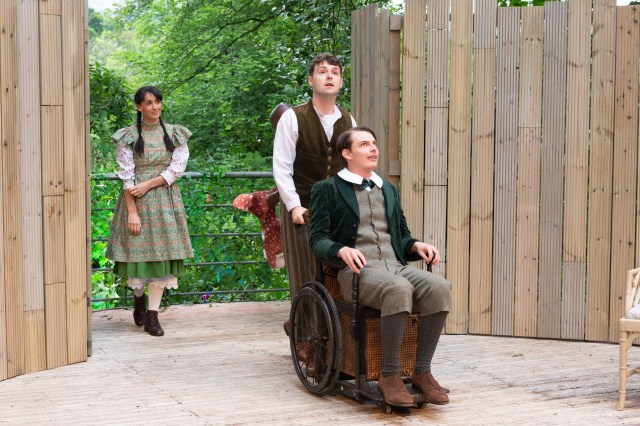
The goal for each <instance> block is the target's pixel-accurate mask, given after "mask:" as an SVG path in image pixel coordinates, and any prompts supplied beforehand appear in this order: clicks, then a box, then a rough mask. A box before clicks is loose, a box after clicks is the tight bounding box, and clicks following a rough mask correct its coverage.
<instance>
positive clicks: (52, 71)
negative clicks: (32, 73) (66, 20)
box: [36, 15, 62, 105]
mask: <svg viewBox="0 0 640 426" xmlns="http://www.w3.org/2000/svg"><path fill="white" fill-rule="evenodd" d="M40 27H41V33H42V37H41V38H40V61H41V64H42V65H41V68H42V73H41V76H40V87H41V90H42V100H41V104H42V105H62V50H61V46H60V40H61V31H62V28H61V22H60V16H59V15H40ZM36 62H37V60H36Z"/></svg>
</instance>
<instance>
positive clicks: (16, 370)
mask: <svg viewBox="0 0 640 426" xmlns="http://www.w3.org/2000/svg"><path fill="white" fill-rule="evenodd" d="M0 28H2V31H0V79H1V81H0V91H1V94H0V102H1V103H2V112H3V114H2V117H1V120H2V151H3V152H2V183H3V189H4V192H3V200H2V204H3V213H4V217H3V220H4V224H3V225H4V234H3V237H4V241H3V242H4V259H3V260H4V281H5V297H6V299H5V300H6V301H5V306H6V333H7V335H6V359H7V377H14V376H17V375H19V374H22V373H23V372H24V346H23V341H22V333H23V332H24V307H23V305H24V303H23V300H24V294H23V288H22V282H23V278H22V265H23V259H22V232H21V229H20V228H21V217H22V212H21V203H22V197H21V188H20V140H19V137H20V120H19V116H18V112H19V103H18V55H19V52H18V41H17V38H18V33H17V31H18V10H17V4H16V1H15V0H13V1H3V2H2V3H0Z"/></svg>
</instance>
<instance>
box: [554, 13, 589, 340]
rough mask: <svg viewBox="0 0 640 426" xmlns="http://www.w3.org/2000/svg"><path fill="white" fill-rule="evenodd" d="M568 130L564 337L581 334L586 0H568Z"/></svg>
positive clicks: (581, 336) (586, 159) (584, 258)
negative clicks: (569, 0) (570, 0)
mask: <svg viewBox="0 0 640 426" xmlns="http://www.w3.org/2000/svg"><path fill="white" fill-rule="evenodd" d="M568 34H569V41H568V50H567V60H568V68H567V108H566V110H567V130H566V157H565V190H564V238H563V249H562V251H563V265H562V323H561V328H560V336H561V338H563V339H579V340H582V339H584V321H585V319H584V315H585V279H586V275H587V193H588V189H587V179H588V171H589V155H588V154H589V152H588V150H589V83H590V81H589V80H590V77H591V73H590V71H591V69H590V62H591V53H590V52H591V2H590V1H588V2H585V1H572V2H569V22H568Z"/></svg>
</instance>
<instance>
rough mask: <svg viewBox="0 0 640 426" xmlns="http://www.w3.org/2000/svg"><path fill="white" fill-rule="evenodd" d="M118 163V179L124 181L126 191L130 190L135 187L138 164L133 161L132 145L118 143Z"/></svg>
mask: <svg viewBox="0 0 640 426" xmlns="http://www.w3.org/2000/svg"><path fill="white" fill-rule="evenodd" d="M116 161H117V163H118V165H119V166H120V170H119V171H118V177H119V178H120V179H122V186H123V187H124V189H129V188H131V187H132V186H134V185H135V178H136V173H135V170H136V164H135V162H134V161H133V150H132V149H131V145H128V144H125V143H118V144H117V145H116Z"/></svg>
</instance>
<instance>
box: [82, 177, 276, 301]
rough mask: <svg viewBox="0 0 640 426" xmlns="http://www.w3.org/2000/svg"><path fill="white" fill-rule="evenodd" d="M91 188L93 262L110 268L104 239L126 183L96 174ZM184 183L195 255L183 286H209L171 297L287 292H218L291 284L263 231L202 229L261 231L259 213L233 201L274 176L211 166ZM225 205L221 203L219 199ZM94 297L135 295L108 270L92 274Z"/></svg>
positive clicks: (259, 296) (269, 296)
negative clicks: (240, 174)
mask: <svg viewBox="0 0 640 426" xmlns="http://www.w3.org/2000/svg"><path fill="white" fill-rule="evenodd" d="M91 183H92V184H91V189H92V212H91V214H92V220H91V227H92V230H91V232H92V238H93V239H94V242H93V244H92V252H91V261H92V268H111V267H112V266H113V265H112V262H111V261H110V260H108V259H106V258H105V257H104V255H105V250H106V246H107V243H106V239H107V238H108V235H109V226H110V223H111V218H112V216H113V211H112V209H113V207H114V206H115V204H116V201H117V198H118V196H119V193H120V190H121V188H122V183H121V181H119V180H115V181H114V180H106V179H105V178H104V176H95V177H94V179H92V182H91ZM179 184H180V188H181V191H182V194H183V199H184V202H185V210H186V213H187V220H188V224H189V232H190V234H191V235H196V236H192V240H191V241H192V245H193V249H194V255H195V257H194V258H193V259H190V260H188V261H186V262H185V263H186V265H188V266H187V268H186V270H187V275H186V276H185V277H183V278H181V279H180V288H179V292H181V293H182V292H185V293H189V292H205V293H207V294H206V295H194V296H184V297H178V296H174V297H172V302H173V303H178V302H180V303H207V302H214V301H235V300H247V299H249V300H274V299H276V300H278V299H283V298H284V299H286V298H288V294H289V293H288V291H285V292H263V293H251V294H216V292H219V291H236V290H261V289H273V288H288V283H287V279H286V274H285V272H284V270H281V269H279V270H272V269H271V268H270V267H269V266H268V264H267V263H266V261H265V259H264V256H263V242H262V238H261V236H260V235H252V236H244V237H242V236H230V237H226V236H225V237H211V236H205V235H203V234H221V233H244V234H248V233H253V234H256V233H260V223H259V221H258V219H257V218H256V217H255V216H254V215H252V214H250V213H248V212H245V211H241V210H236V209H234V208H232V207H230V206H229V204H231V202H232V201H233V199H234V198H235V197H236V195H238V194H241V193H250V192H254V191H257V190H262V189H268V188H271V187H272V186H273V180H272V179H248V178H243V179H229V178H225V177H224V173H222V172H207V173H205V177H204V178H198V179H189V178H183V179H182V180H181V181H180V183H179ZM221 204H222V205H226V206H220V205H221ZM238 260H240V261H256V262H258V263H254V264H225V265H203V266H195V265H194V264H195V263H198V262H232V261H238ZM92 284H93V298H94V299H102V298H115V297H117V298H122V297H124V296H126V295H129V296H130V295H131V292H130V291H129V290H128V288H127V286H126V283H124V282H122V280H120V279H119V278H118V277H115V276H114V275H113V274H112V273H111V272H108V271H96V272H94V273H93V275H92ZM125 305H127V303H126V302H124V301H120V300H118V301H106V302H94V304H93V307H94V309H104V308H112V307H119V306H125Z"/></svg>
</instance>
